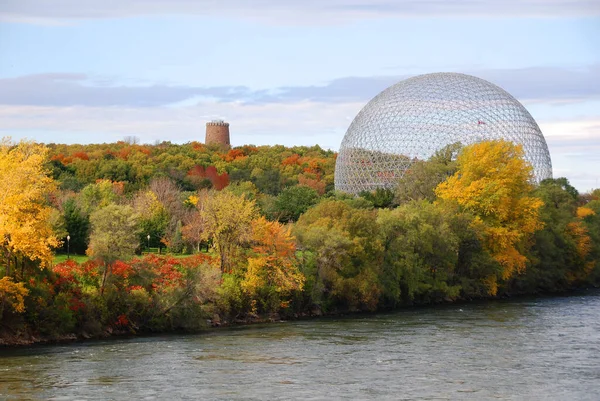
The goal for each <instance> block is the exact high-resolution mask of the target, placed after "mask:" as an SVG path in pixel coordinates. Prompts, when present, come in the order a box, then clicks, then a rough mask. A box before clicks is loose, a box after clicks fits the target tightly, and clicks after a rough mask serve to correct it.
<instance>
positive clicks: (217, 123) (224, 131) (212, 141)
mask: <svg viewBox="0 0 600 401" xmlns="http://www.w3.org/2000/svg"><path fill="white" fill-rule="evenodd" d="M204 143H205V144H206V145H220V146H222V147H224V148H230V147H231V142H230V141H229V123H226V122H225V121H223V120H212V121H210V122H207V123H206V140H205V141H204Z"/></svg>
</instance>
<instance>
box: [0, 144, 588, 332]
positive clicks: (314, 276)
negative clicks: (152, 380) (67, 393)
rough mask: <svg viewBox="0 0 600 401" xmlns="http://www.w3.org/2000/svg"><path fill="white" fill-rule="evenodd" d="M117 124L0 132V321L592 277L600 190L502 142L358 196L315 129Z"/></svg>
mask: <svg viewBox="0 0 600 401" xmlns="http://www.w3.org/2000/svg"><path fill="white" fill-rule="evenodd" d="M134 142H135V141H127V142H125V141H123V142H117V143H111V144H94V145H64V144H49V145H41V144H36V143H34V142H31V141H21V142H19V143H15V142H13V141H11V140H10V139H4V140H3V141H2V144H1V149H0V175H1V176H2V180H0V185H1V186H2V188H1V189H2V191H0V196H1V197H2V199H1V200H2V202H0V234H2V238H3V242H2V245H1V246H0V250H1V253H0V277H2V279H0V316H1V317H2V325H4V326H5V327H11V328H14V327H21V328H25V329H24V331H25V332H29V333H35V334H37V335H41V336H49V337H52V336H60V335H65V334H68V333H76V334H78V335H84V334H85V335H100V334H102V333H106V332H107V331H108V332H113V331H117V332H149V331H163V330H175V329H184V330H196V329H199V328H201V327H203V326H205V325H207V322H209V323H208V324H212V325H218V324H221V323H222V322H232V321H249V320H253V319H260V318H268V317H273V316H283V317H292V316H298V315H311V314H323V313H339V312H345V311H374V310H378V309H388V308H395V307H398V306H402V305H413V304H426V303H438V302H451V301H455V300H468V299H474V298H487V297H496V296H507V295H512V294H525V293H527V294H531V293H539V292H558V291H566V290H570V289H573V288H577V287H581V286H589V285H598V284H600V267H599V263H598V261H599V259H600V190H595V191H592V192H590V193H587V194H579V193H578V192H577V190H576V189H575V188H573V187H572V186H571V185H570V184H569V182H568V180H567V179H566V178H558V179H548V180H544V181H543V182H541V183H540V184H535V183H534V181H533V180H532V173H531V166H530V165H529V164H528V163H527V162H525V160H524V159H523V152H522V149H521V148H520V147H519V146H517V145H514V144H512V143H509V142H505V141H488V142H482V143H479V144H474V145H470V146H466V147H461V146H460V144H453V145H451V146H450V147H448V148H447V149H443V150H441V151H440V152H438V153H437V154H436V155H434V156H433V157H432V158H430V159H429V160H421V161H418V162H416V163H414V164H413V167H412V169H411V170H410V171H408V172H407V174H406V175H405V176H404V177H403V178H401V179H399V180H398V182H397V186H396V187H395V188H394V189H393V190H392V189H378V190H376V191H373V192H364V193H361V194H360V195H359V196H351V195H348V194H344V193H339V192H336V191H335V190H334V185H333V182H334V180H333V174H334V167H335V160H336V153H335V152H332V151H329V150H324V149H321V148H320V147H319V146H313V147H300V146H298V147H291V148H290V147H284V146H252V145H245V146H240V147H235V148H232V149H222V148H219V147H210V146H205V145H203V144H201V143H197V142H191V143H186V144H182V145H177V144H172V143H170V142H162V143H157V144H155V145H141V144H137V143H134Z"/></svg>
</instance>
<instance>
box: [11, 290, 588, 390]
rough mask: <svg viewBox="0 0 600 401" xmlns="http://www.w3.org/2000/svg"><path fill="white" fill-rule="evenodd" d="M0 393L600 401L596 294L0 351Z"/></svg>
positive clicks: (414, 309)
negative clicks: (194, 333)
mask: <svg viewBox="0 0 600 401" xmlns="http://www.w3.org/2000/svg"><path fill="white" fill-rule="evenodd" d="M0 399H9V400H10V399H15V400H17V399H19V400H22V399H34V400H37V399H44V400H89V399H94V400H109V399H113V400H129V399H144V400H165V399H168V400H170V399H197V400H212V399H223V400H228V399H231V400H236V399H246V400H284V399H302V400H330V399H352V400H357V399H376V400H383V399H393V400H409V399H410V400H413V399H422V400H447V399H451V400H488V399H494V400H497V399H499V400H600V292H598V291H590V292H586V293H585V294H581V295H572V296H568V297H556V298H522V299H518V300H511V301H498V302H486V303H472V304H464V305H450V306H441V307H427V308H413V309H406V310H401V311H397V312H393V313H382V314H375V315H364V316H363V315H360V316H353V317H344V318H321V319H314V320H306V321H295V322H285V323H271V324H264V325H253V326H244V327H235V328H227V329H216V330H211V331H209V332H207V333H204V334H196V335H164V336H153V337H144V338H129V339H111V340H106V341H89V342H84V343H74V344H66V345H52V346H34V347H27V348H17V349H0Z"/></svg>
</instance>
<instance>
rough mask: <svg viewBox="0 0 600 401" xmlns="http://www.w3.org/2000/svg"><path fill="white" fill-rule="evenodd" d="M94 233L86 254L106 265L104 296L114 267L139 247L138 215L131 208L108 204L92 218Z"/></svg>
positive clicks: (91, 216) (94, 213)
mask: <svg viewBox="0 0 600 401" xmlns="http://www.w3.org/2000/svg"><path fill="white" fill-rule="evenodd" d="M90 223H91V229H92V230H91V234H90V244H89V248H88V250H87V254H88V255H89V256H90V257H92V258H93V259H96V260H98V261H100V262H101V263H102V264H103V265H104V273H103V277H102V285H101V293H102V292H104V286H105V284H106V280H107V278H109V277H110V275H111V272H112V266H113V264H114V263H115V262H116V261H117V260H127V259H129V258H131V257H132V256H133V255H134V252H135V250H136V248H137V247H138V246H139V236H138V233H139V226H138V223H139V216H138V215H137V214H136V213H135V212H134V210H133V208H132V207H131V206H128V205H115V204H112V205H108V206H106V207H103V208H101V209H98V210H96V211H95V212H93V213H92V214H91V215H90Z"/></svg>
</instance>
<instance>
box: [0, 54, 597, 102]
mask: <svg viewBox="0 0 600 401" xmlns="http://www.w3.org/2000/svg"><path fill="white" fill-rule="evenodd" d="M469 73H471V74H473V75H475V76H479V77H482V78H484V79H488V80H490V81H491V82H493V83H495V84H497V85H499V86H501V87H503V88H504V89H506V90H507V91H508V92H509V93H511V94H512V95H513V96H515V97H516V98H517V99H519V100H521V101H526V102H547V103H559V102H576V101H585V100H590V99H596V98H600V64H597V65H592V66H589V67H587V68H584V69H576V70H575V69H562V68H553V67H534V68H524V69H516V70H508V69H505V70H480V71H473V72H469ZM407 77H408V76H375V77H346V78H339V79H335V80H332V81H331V82H328V83H326V84H324V85H320V86H317V85H314V86H289V87H280V88H275V89H261V90H251V89H249V88H247V87H244V86H230V87H224V86H222V87H193V86H184V85H166V84H154V85H127V84H117V83H116V82H115V81H114V80H110V79H106V78H98V77H90V76H87V75H84V74H67V73H54V74H37V75H28V76H21V77H16V78H4V79H0V104H5V105H32V106H90V107H101V106H127V107H129V106H131V107H155V106H166V105H171V104H175V103H179V102H184V101H187V100H190V99H195V98H199V99H214V100H217V101H220V102H233V101H238V102H242V103H248V104H267V103H297V102H301V101H311V102H322V103H330V104H331V103H340V102H362V103H365V102H367V101H368V100H369V99H371V98H372V97H373V96H375V95H376V94H377V93H379V92H380V91H382V90H383V89H385V88H387V87H388V86H390V85H393V84H394V83H396V82H398V81H400V80H402V79H405V78H407Z"/></svg>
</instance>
